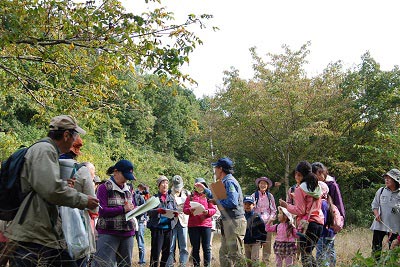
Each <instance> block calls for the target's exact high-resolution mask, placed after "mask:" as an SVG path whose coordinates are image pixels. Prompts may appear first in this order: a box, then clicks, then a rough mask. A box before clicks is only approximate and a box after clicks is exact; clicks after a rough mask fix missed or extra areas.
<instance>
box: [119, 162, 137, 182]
mask: <svg viewBox="0 0 400 267" xmlns="http://www.w3.org/2000/svg"><path fill="white" fill-rule="evenodd" d="M114 169H117V170H118V171H120V172H122V175H124V177H125V179H126V180H129V181H132V180H136V178H135V176H134V175H133V164H132V162H130V161H129V160H126V159H122V160H120V161H118V162H117V163H116V164H115V166H114Z"/></svg>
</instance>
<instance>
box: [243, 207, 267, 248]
mask: <svg viewBox="0 0 400 267" xmlns="http://www.w3.org/2000/svg"><path fill="white" fill-rule="evenodd" d="M244 216H245V217H246V220H247V226H246V234H245V236H244V240H243V241H244V243H245V244H254V243H256V242H257V241H265V240H266V239H267V233H266V231H265V224H264V221H263V220H262V218H261V217H260V215H259V214H258V213H255V212H254V210H252V211H250V212H245V214H244Z"/></svg>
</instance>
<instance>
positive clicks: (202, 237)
mask: <svg viewBox="0 0 400 267" xmlns="http://www.w3.org/2000/svg"><path fill="white" fill-rule="evenodd" d="M188 232H189V239H190V243H191V244H192V248H193V249H192V256H193V265H194V266H195V267H198V266H200V244H201V247H202V249H203V258H204V266H210V263H211V248H210V242H211V228H209V227H189V228H188Z"/></svg>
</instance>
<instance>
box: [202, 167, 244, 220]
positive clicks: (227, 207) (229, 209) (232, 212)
mask: <svg viewBox="0 0 400 267" xmlns="http://www.w3.org/2000/svg"><path fill="white" fill-rule="evenodd" d="M222 183H223V184H224V187H225V190H226V196H227V197H226V198H225V199H220V200H217V204H218V205H221V206H222V207H223V208H224V209H223V210H221V219H223V220H224V219H226V218H228V219H237V218H240V217H242V216H244V209H243V193H242V188H241V187H240V185H239V182H238V181H237V180H236V179H235V177H233V175H232V174H227V175H226V176H225V177H224V178H222ZM204 193H205V195H206V196H207V198H209V199H212V198H213V195H212V192H211V190H210V189H208V188H205V189H204Z"/></svg>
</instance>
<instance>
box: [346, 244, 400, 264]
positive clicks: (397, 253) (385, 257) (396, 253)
mask: <svg viewBox="0 0 400 267" xmlns="http://www.w3.org/2000/svg"><path fill="white" fill-rule="evenodd" d="M399 259H400V247H397V248H395V249H393V250H387V251H383V252H382V256H381V259H380V260H379V261H376V260H375V258H374V257H372V256H371V257H364V256H362V254H361V253H359V252H358V253H357V254H356V255H355V256H354V258H353V259H352V264H351V266H353V267H381V266H385V267H386V266H389V267H394V266H399V264H400V260H399Z"/></svg>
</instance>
